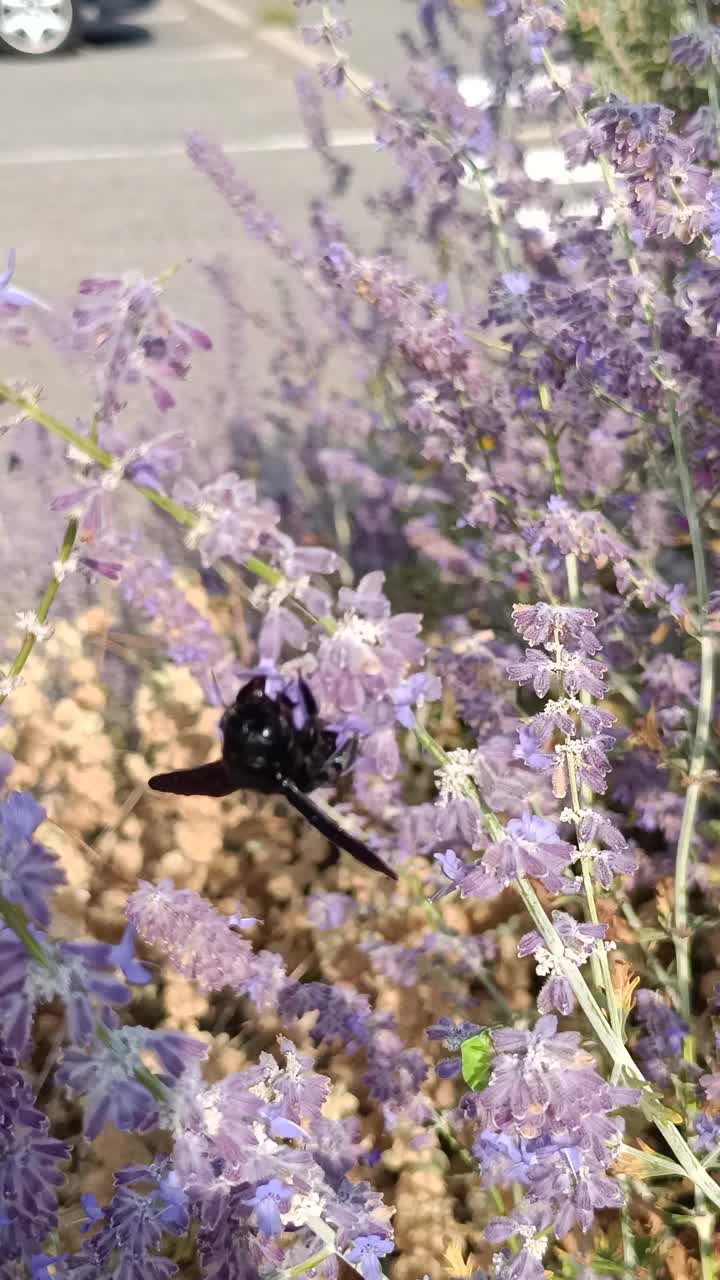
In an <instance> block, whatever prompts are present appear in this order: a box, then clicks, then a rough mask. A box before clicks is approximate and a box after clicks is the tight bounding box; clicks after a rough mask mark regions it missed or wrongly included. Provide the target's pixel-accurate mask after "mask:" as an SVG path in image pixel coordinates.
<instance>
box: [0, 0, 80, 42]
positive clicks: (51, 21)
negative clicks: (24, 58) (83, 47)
mask: <svg viewBox="0 0 720 1280" xmlns="http://www.w3.org/2000/svg"><path fill="white" fill-rule="evenodd" d="M72 17H73V11H72V0H0V37H2V39H3V40H4V41H5V43H6V44H9V45H10V48H11V49H17V50H18V52H19V53H34V54H38V53H52V52H53V50H54V49H57V48H59V46H60V45H61V44H62V42H63V40H64V39H65V37H66V36H67V34H68V32H69V30H70V27H71V26H72Z"/></svg>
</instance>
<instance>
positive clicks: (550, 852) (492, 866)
mask: <svg viewBox="0 0 720 1280" xmlns="http://www.w3.org/2000/svg"><path fill="white" fill-rule="evenodd" d="M576 857H577V850H575V849H573V847H572V845H569V844H567V843H566V841H565V840H561V839H560V838H559V836H558V834H557V828H556V826H555V824H554V823H553V822H550V820H549V819H548V818H538V817H534V816H533V815H532V814H530V813H527V812H526V813H524V814H523V815H522V817H521V818H511V820H510V821H509V822H508V823H507V824H506V827H505V836H504V838H503V839H502V840H499V841H497V842H495V843H493V844H490V845H488V847H487V849H486V850H485V855H484V857H483V867H484V868H485V870H486V871H487V872H488V873H489V874H491V875H493V876H494V877H496V879H497V880H498V883H499V884H500V885H501V887H502V888H505V887H507V886H508V885H510V884H512V882H513V880H516V879H517V878H518V877H519V876H534V877H535V879H537V880H540V881H542V883H543V884H544V885H545V886H546V887H547V888H548V889H551V890H552V891H554V892H556V893H564V892H567V891H568V890H569V889H570V891H572V889H571V888H570V886H571V885H572V883H573V882H572V881H570V880H568V877H567V876H564V875H563V874H562V873H563V872H564V871H565V870H566V868H567V867H569V866H570V864H571V863H572V862H573V861H574V859H575V858H576Z"/></svg>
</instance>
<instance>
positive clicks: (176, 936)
mask: <svg viewBox="0 0 720 1280" xmlns="http://www.w3.org/2000/svg"><path fill="white" fill-rule="evenodd" d="M127 916H128V920H129V922H130V924H131V925H132V926H133V928H134V929H135V930H136V931H137V933H138V934H139V936H140V937H141V938H143V939H144V941H145V942H147V943H148V944H150V945H151V946H157V947H160V948H161V949H162V950H163V951H164V953H165V954H166V956H167V957H168V959H169V961H170V963H171V964H172V965H173V966H174V968H175V969H177V971H178V973H182V974H183V975H184V976H185V977H187V978H193V979H194V980H195V981H196V982H197V983H199V985H200V986H201V987H202V988H203V990H205V991H222V990H223V989H224V988H225V987H228V988H229V989H230V990H232V991H234V992H235V993H236V994H243V995H248V996H250V998H251V999H252V1000H253V1001H254V1002H255V1003H256V1004H258V1005H260V1006H261V1007H270V1006H272V1005H274V1004H275V1002H276V1000H277V997H278V994H279V992H280V990H281V988H282V986H283V984H284V982H285V971H284V969H283V965H282V961H281V960H280V957H279V956H276V955H274V954H273V953H272V952H270V951H259V952H257V953H256V952H254V951H253V948H252V945H251V944H250V943H249V942H248V941H247V940H246V939H245V938H241V937H239V936H238V934H237V933H234V932H233V930H232V929H231V928H230V926H229V924H228V922H227V919H226V918H225V917H224V916H221V915H220V913H219V912H217V911H215V910H214V909H213V907H211V906H210V904H209V903H208V902H205V901H204V899H203V898H201V897H199V895H198V894H196V893H194V892H193V891H192V890H191V889H172V888H171V887H170V886H169V885H168V884H166V883H163V884H160V885H157V886H155V885H151V884H148V883H147V882H146V881H141V882H140V887H139V888H138V889H136V890H135V893H133V894H132V895H131V897H130V899H129V901H128V907H127Z"/></svg>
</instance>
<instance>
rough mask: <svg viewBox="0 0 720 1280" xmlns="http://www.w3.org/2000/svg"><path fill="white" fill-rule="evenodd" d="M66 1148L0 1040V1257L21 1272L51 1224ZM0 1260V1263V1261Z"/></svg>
mask: <svg viewBox="0 0 720 1280" xmlns="http://www.w3.org/2000/svg"><path fill="white" fill-rule="evenodd" d="M69 1155H70V1152H69V1150H68V1148H67V1147H66V1146H65V1145H64V1143H62V1142H58V1141H57V1140H56V1139H54V1138H51V1137H50V1135H49V1134H48V1121H47V1118H46V1117H45V1116H44V1115H43V1113H42V1112H41V1111H39V1110H38V1109H37V1108H36V1106H35V1104H34V1098H33V1093H32V1090H31V1089H30V1088H29V1086H28V1085H27V1084H26V1082H25V1080H24V1078H23V1076H22V1074H21V1073H20V1071H18V1069H17V1067H16V1065H15V1059H14V1057H13V1056H12V1055H11V1054H9V1053H8V1052H7V1050H6V1049H5V1048H4V1047H3V1046H2V1044H0V1258H2V1263H10V1264H11V1263H13V1262H16V1263H17V1264H18V1265H17V1267H16V1268H14V1270H15V1271H16V1273H17V1274H21V1272H22V1263H28V1262H29V1261H30V1258H31V1256H32V1255H34V1254H36V1253H37V1252H38V1251H39V1250H40V1248H41V1246H42V1244H43V1242H44V1240H45V1238H46V1236H47V1235H48V1233H49V1232H50V1231H51V1230H52V1229H53V1228H54V1227H55V1226H56V1225H57V1194H58V1188H59V1187H60V1186H61V1185H62V1183H63V1181H64V1177H63V1174H62V1173H61V1172H60V1169H59V1166H60V1165H61V1164H62V1163H63V1162H64V1161H65V1160H67V1159H68V1158H69ZM0 1265H2V1264H0ZM8 1274H9V1273H8Z"/></svg>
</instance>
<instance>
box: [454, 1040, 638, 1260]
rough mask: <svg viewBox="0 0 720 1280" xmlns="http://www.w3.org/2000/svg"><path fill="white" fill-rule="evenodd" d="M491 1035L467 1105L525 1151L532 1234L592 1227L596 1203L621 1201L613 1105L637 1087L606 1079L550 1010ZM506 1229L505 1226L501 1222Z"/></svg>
mask: <svg viewBox="0 0 720 1280" xmlns="http://www.w3.org/2000/svg"><path fill="white" fill-rule="evenodd" d="M492 1040H493V1045H494V1048H495V1057H494V1059H493V1071H492V1076H491V1078H490V1083H489V1084H488V1086H487V1088H485V1089H484V1090H483V1091H482V1092H481V1093H479V1094H472V1095H469V1096H467V1097H466V1098H465V1099H464V1101H463V1104H462V1108H463V1110H464V1112H465V1113H466V1114H468V1115H471V1116H473V1117H475V1118H476V1119H477V1121H478V1124H479V1126H480V1129H481V1131H486V1130H489V1131H491V1132H496V1133H499V1134H502V1135H503V1137H504V1138H507V1139H510V1140H511V1141H514V1142H515V1143H516V1144H517V1146H518V1149H519V1150H520V1151H521V1152H522V1158H523V1162H524V1177H523V1180H526V1181H527V1185H528V1188H529V1190H530V1194H531V1197H532V1199H531V1202H530V1204H529V1205H528V1203H527V1202H525V1204H524V1205H523V1206H522V1209H521V1215H522V1214H528V1213H529V1214H530V1215H531V1216H530V1218H529V1219H527V1221H526V1225H527V1226H528V1227H529V1226H530V1223H532V1222H534V1224H535V1225H534V1227H533V1228H532V1230H531V1231H530V1233H529V1235H528V1239H529V1240H530V1239H534V1238H535V1233H536V1229H537V1228H538V1225H539V1224H541V1226H540V1229H541V1230H542V1229H543V1228H544V1227H546V1226H551V1229H552V1231H553V1233H554V1234H555V1236H557V1237H560V1236H562V1235H564V1234H565V1233H566V1232H567V1231H568V1230H569V1229H570V1227H571V1226H572V1224H573V1222H574V1221H577V1222H578V1223H579V1224H580V1228H581V1230H583V1231H587V1230H588V1229H589V1227H590V1225H591V1223H592V1219H593V1215H594V1211H595V1209H598V1208H602V1207H618V1206H619V1205H620V1204H621V1203H622V1190H621V1188H620V1186H619V1185H618V1184H617V1183H615V1182H614V1181H613V1180H612V1178H611V1177H610V1176H609V1175H608V1174H607V1173H606V1169H607V1166H608V1165H609V1163H610V1161H611V1160H612V1159H613V1156H614V1147H615V1145H616V1144H617V1142H618V1141H619V1139H620V1135H621V1133H622V1129H623V1125H622V1121H621V1120H620V1119H618V1118H617V1117H615V1116H611V1115H610V1114H609V1113H610V1112H612V1111H614V1110H616V1109H617V1108H618V1107H623V1106H633V1105H636V1104H637V1102H638V1101H639V1098H640V1094H639V1091H638V1090H636V1089H625V1088H614V1087H613V1086H611V1085H608V1084H606V1083H605V1081H604V1080H603V1079H602V1077H601V1076H600V1075H599V1074H598V1072H597V1070H596V1068H595V1066H594V1064H593V1062H592V1059H590V1058H589V1057H588V1056H587V1055H586V1054H585V1053H584V1052H583V1051H582V1050H581V1048H580V1037H579V1035H578V1034H577V1033H576V1032H571V1031H570V1032H568V1031H566V1032H558V1031H557V1019H556V1018H554V1017H553V1016H551V1015H546V1016H544V1017H541V1018H540V1019H539V1020H538V1021H537V1023H536V1024H535V1027H534V1028H533V1029H532V1030H531V1031H519V1030H518V1031H516V1030H509V1029H507V1030H506V1029H503V1030H498V1031H494V1032H493V1033H492ZM489 1168H490V1169H492V1162H491V1164H490V1166H489ZM510 1172H512V1169H511V1170H510ZM501 1229H502V1230H506V1227H505V1224H504V1223H503V1224H502V1228H501ZM488 1230H492V1228H489V1229H488ZM498 1230H500V1228H499V1229H498ZM486 1234H487V1232H486ZM510 1234H513V1232H512V1231H507V1235H510ZM490 1238H492V1237H490ZM504 1238H506V1236H501V1235H500V1234H498V1235H497V1239H498V1240H500V1239H504ZM530 1257H532V1252H531V1253H530ZM526 1261H528V1259H526ZM513 1274H515V1273H513ZM518 1274H523V1272H522V1271H521V1272H519V1273H518ZM531 1274H532V1272H531Z"/></svg>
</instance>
